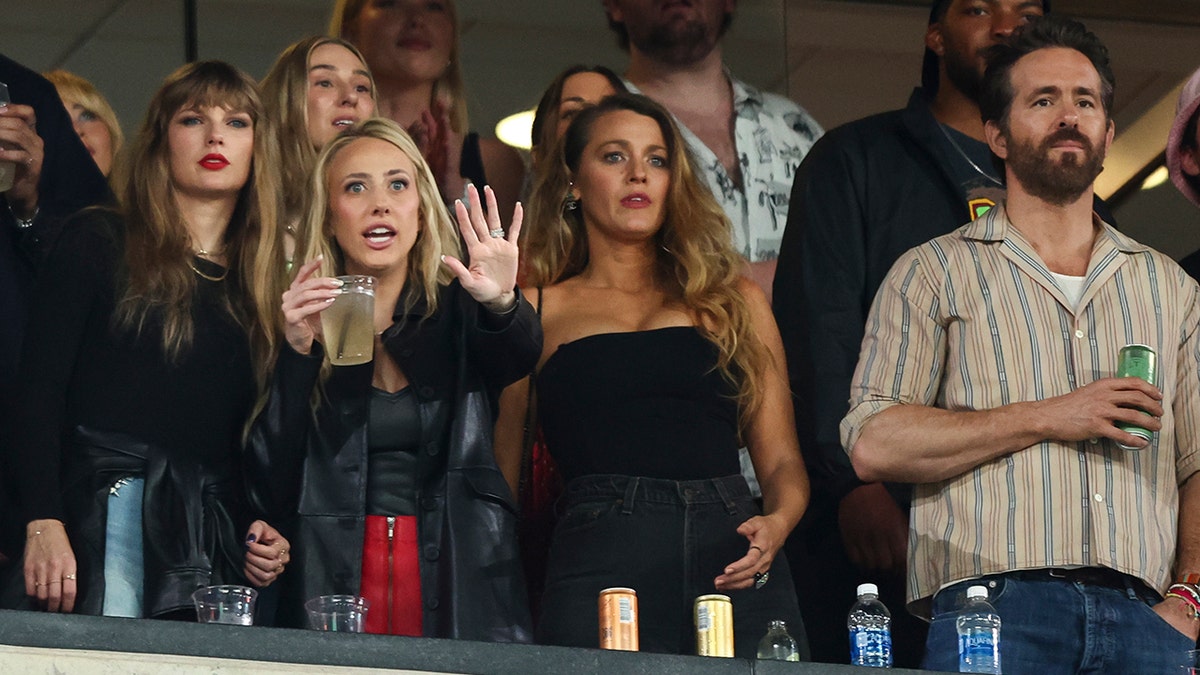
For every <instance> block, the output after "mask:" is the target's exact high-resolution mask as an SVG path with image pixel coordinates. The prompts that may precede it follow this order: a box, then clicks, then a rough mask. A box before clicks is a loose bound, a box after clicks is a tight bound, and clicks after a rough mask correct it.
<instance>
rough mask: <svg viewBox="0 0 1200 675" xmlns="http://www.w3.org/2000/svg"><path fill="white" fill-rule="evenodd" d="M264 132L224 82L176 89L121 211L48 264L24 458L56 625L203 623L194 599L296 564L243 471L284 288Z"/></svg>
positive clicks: (228, 80)
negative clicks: (256, 510)
mask: <svg viewBox="0 0 1200 675" xmlns="http://www.w3.org/2000/svg"><path fill="white" fill-rule="evenodd" d="M263 121H264V116H263V109H262V105H261V103H260V101H259V97H258V90H257V86H256V85H255V83H254V82H253V81H252V80H251V79H250V78H249V77H247V76H246V75H245V74H244V73H242V72H240V71H238V70H237V69H236V68H234V67H233V66H230V65H228V64H225V63H222V62H218V61H206V62H200V63H193V64H189V65H186V66H184V67H182V68H180V69H179V70H177V71H175V72H174V73H173V74H172V75H170V76H169V77H168V78H167V80H166V81H165V82H164V83H163V85H162V87H161V88H160V89H159V91H158V92H157V93H156V94H155V95H154V98H153V99H152V100H151V103H150V108H149V111H148V112H147V114H146V120H145V122H144V123H143V125H142V128H141V130H140V131H139V133H138V135H137V137H136V138H135V140H134V142H133V147H132V152H131V154H130V158H131V161H130V162H129V163H128V164H127V165H125V166H123V167H119V168H120V170H119V171H118V174H119V175H118V176H117V178H116V181H115V184H116V186H117V189H118V194H119V197H120V200H121V206H120V207H119V208H116V209H90V210H86V211H83V212H81V213H80V214H79V215H77V216H76V217H75V218H74V219H73V222H71V223H68V224H67V226H66V227H65V228H64V229H63V234H62V236H61V239H60V241H59V243H58V245H57V247H56V248H55V250H54V252H53V253H52V255H51V258H50V259H49V261H48V262H47V266H46V268H45V270H46V271H45V273H44V274H43V275H42V276H41V279H40V282H39V285H38V288H37V291H36V293H35V297H34V299H33V303H32V313H31V317H30V322H29V328H28V332H27V339H26V342H25V345H26V346H25V352H24V355H23V359H22V363H21V367H22V371H23V372H24V373H25V375H24V377H23V381H24V383H23V388H24V389H23V393H22V395H21V397H20V405H21V409H20V414H19V415H18V419H17V420H16V423H15V427H16V429H15V438H14V442H13V448H14V451H15V452H14V464H15V469H16V473H17V475H18V476H19V481H18V482H19V484H20V486H21V491H20V495H19V496H20V502H21V508H22V511H23V516H24V518H25V520H26V521H27V523H28V525H27V528H26V529H27V531H26V535H27V540H26V546H25V562H24V585H25V593H26V594H27V595H28V596H30V597H31V598H36V600H37V602H38V603H40V604H41V605H42V606H43V607H44V608H46V609H48V610H49V611H64V612H70V611H78V612H82V613H88V614H100V613H103V614H106V615H115V616H148V617H170V616H174V615H180V616H192V614H191V612H192V602H191V598H190V595H191V593H192V591H194V590H195V589H196V588H198V587H201V586H206V585H209V584H210V583H244V582H245V581H247V580H248V581H250V582H251V583H254V584H256V585H266V584H268V583H270V582H272V581H273V580H274V579H275V578H276V576H277V575H278V573H279V572H281V571H282V566H283V565H284V564H286V562H287V560H288V554H287V551H286V549H287V544H286V541H285V540H283V539H282V538H281V537H279V535H278V533H277V532H275V531H274V530H273V529H271V528H269V527H268V526H266V524H265V523H263V522H261V521H256V522H254V523H252V522H251V521H252V517H251V510H250V509H249V508H248V506H247V502H248V495H247V486H246V485H245V484H244V481H243V478H242V476H243V472H242V468H241V467H242V442H243V434H244V430H245V427H246V424H247V420H248V418H249V417H250V416H251V412H252V409H253V408H254V405H255V401H256V399H257V398H258V396H259V392H260V391H264V390H265V386H264V385H265V382H266V377H267V374H268V373H269V372H270V370H271V362H272V354H273V353H274V351H275V349H276V344H275V343H276V336H277V331H278V323H277V319H276V317H277V316H278V310H277V308H276V307H277V306H276V302H277V301H276V298H277V297H279V295H280V293H281V292H282V290H281V289H282V286H283V279H282V274H283V262H282V255H281V251H280V247H279V230H278V229H277V227H276V221H275V217H276V189H277V183H276V181H275V179H274V175H273V173H272V171H271V170H270V167H272V166H273V162H274V153H273V152H272V143H271V142H270V140H269V138H268V136H267V134H266V133H265V129H264V127H263ZM246 542H253V543H252V544H249V555H247V554H246V550H247V549H246V546H247V544H246Z"/></svg>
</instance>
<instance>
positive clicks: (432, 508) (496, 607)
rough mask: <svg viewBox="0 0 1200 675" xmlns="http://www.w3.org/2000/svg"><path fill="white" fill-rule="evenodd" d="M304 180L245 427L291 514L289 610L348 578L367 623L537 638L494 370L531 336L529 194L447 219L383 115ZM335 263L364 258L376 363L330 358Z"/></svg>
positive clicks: (342, 270) (474, 201) (373, 628)
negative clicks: (524, 242) (298, 262)
mask: <svg viewBox="0 0 1200 675" xmlns="http://www.w3.org/2000/svg"><path fill="white" fill-rule="evenodd" d="M309 189H310V193H311V195H312V201H311V202H310V206H309V211H308V219H309V220H308V223H307V225H306V227H305V231H306V232H308V237H309V238H308V241H306V242H304V246H303V248H302V250H303V256H304V257H303V259H304V260H307V261H308V262H307V263H305V264H304V265H303V266H302V267H300V268H299V271H298V272H297V275H296V279H295V281H294V282H293V283H292V285H291V288H290V289H289V290H288V291H287V292H286V293H285V294H284V295H283V313H284V318H285V333H286V336H287V346H286V347H284V348H283V351H282V353H281V355H280V358H279V364H278V367H277V371H276V379H275V384H274V385H273V388H272V390H271V396H270V399H269V401H270V402H269V404H268V415H266V416H264V421H265V422H269V423H265V424H261V425H259V426H258V427H257V428H256V435H255V443H254V447H255V448H256V453H257V452H261V455H260V456H261V459H262V464H263V465H264V466H269V467H271V470H270V472H266V471H264V472H263V473H264V475H265V476H266V477H267V479H268V480H269V481H270V485H271V492H272V493H273V494H275V495H276V496H277V502H276V504H275V508H277V509H278V511H279V513H280V514H281V515H289V514H290V515H293V516H296V515H298V518H296V520H297V524H296V529H295V532H294V540H295V544H296V546H295V549H294V553H295V555H296V558H295V561H296V563H295V568H294V570H293V572H292V573H291V574H289V575H288V576H287V577H285V579H286V580H287V583H286V584H284V586H283V597H282V599H281V604H280V615H281V620H282V621H283V622H284V623H291V624H294V625H303V621H304V609H303V603H304V601H305V600H307V599H309V598H312V597H316V596H318V595H327V594H332V593H349V594H355V595H362V596H364V597H365V598H367V600H368V601H369V602H370V610H369V612H368V615H367V626H366V627H367V631H368V632H372V633H390V634H398V635H417V636H419V635H424V636H426V637H442V638H462V639H470V640H487V641H505V642H526V641H529V640H530V639H531V637H532V635H531V632H530V625H529V611H528V609H527V606H526V597H525V585H524V580H523V578H522V574H521V568H520V561H519V556H518V553H517V542H516V522H517V515H516V511H515V506H514V504H513V497H512V494H511V492H510V491H509V489H508V485H507V483H505V481H504V478H503V476H502V474H501V473H500V470H499V468H498V467H497V466H496V460H495V455H494V453H493V450H492V427H493V425H494V423H495V419H496V398H497V396H498V395H499V392H500V389H501V388H503V387H504V386H505V385H508V384H510V383H511V382H513V381H514V380H516V379H518V378H519V377H521V376H522V375H523V374H524V373H526V372H528V371H529V369H530V368H532V367H533V364H534V362H535V361H536V360H537V356H538V354H539V353H540V352H541V327H540V325H539V324H538V321H537V316H536V314H535V313H534V311H533V308H532V307H531V306H530V305H529V303H528V302H526V301H525V300H524V299H523V298H522V297H521V294H520V292H519V291H518V290H517V288H516V275H517V244H516V242H517V237H518V235H519V234H520V227H521V209H520V207H519V206H518V207H517V208H516V210H515V211H514V214H513V219H512V225H511V227H510V229H509V231H508V234H507V235H506V234H505V231H504V229H503V228H502V227H501V221H500V218H499V216H498V215H497V214H498V208H497V206H496V198H495V195H494V193H493V192H492V191H491V190H490V189H488V188H485V189H484V190H483V195H482V196H481V195H480V193H479V191H478V190H476V189H475V188H470V190H469V196H470V200H469V208H468V207H467V206H465V205H463V203H462V202H461V201H460V202H457V203H456V204H455V207H456V212H457V216H458V223H459V225H458V228H457V232H456V228H455V227H454V225H453V224H452V221H451V219H450V214H449V213H448V212H447V210H446V208H445V206H444V205H443V204H442V198H441V196H440V195H439V194H438V190H437V185H436V183H435V181H434V178H433V174H432V172H431V171H430V169H429V165H428V164H427V163H426V162H425V160H424V158H422V156H421V154H420V151H419V150H418V148H417V146H416V144H415V143H413V141H412V139H411V138H409V136H408V135H407V134H406V133H405V132H404V131H403V130H402V129H401V128H400V127H399V126H398V125H397V124H396V123H394V122H392V121H391V120H385V119H382V118H375V119H371V120H367V121H366V122H363V123H360V124H359V125H357V126H355V127H353V128H351V129H350V130H347V131H344V132H342V134H340V135H339V136H338V137H337V138H335V139H334V140H333V141H331V142H330V143H329V144H328V145H327V146H326V147H325V150H324V151H323V152H322V154H321V157H320V159H319V160H318V161H317V169H316V171H315V172H314V174H313V180H312V183H311V184H310V186H309ZM482 198H486V200H487V205H488V207H489V208H488V212H487V215H486V216H485V215H484V212H483V208H482V206H483V205H482V204H481V199H482ZM459 233H461V236H462V239H463V241H464V242H465V245H466V253H467V257H468V258H469V260H470V266H469V267H467V266H465V265H464V263H463V262H460V259H466V258H464V256H463V252H462V251H461V250H460V245H459ZM338 274H354V275H370V276H373V277H375V278H376V284H375V304H374V319H373V321H374V326H375V331H376V340H375V348H374V357H373V361H371V362H370V363H366V364H362V365H357V366H328V365H327V363H328V362H327V361H326V359H325V355H324V351H323V349H322V346H321V339H322V335H321V321H320V313H321V311H322V310H324V309H325V308H326V307H328V306H329V303H330V302H331V301H332V300H333V299H334V298H336V297H337V295H338V293H339V284H338V281H337V279H335V278H332V277H333V275H338ZM322 372H323V373H324V376H323V377H322V376H321V373H322ZM318 379H320V380H321V385H320V386H318V384H317V382H318ZM314 389H316V391H317V392H318V393H317V395H316V396H315V397H312V396H311V395H312V394H313V392H314ZM310 399H311V400H314V401H315V410H314V409H312V408H310V407H309V405H308V402H309V401H310Z"/></svg>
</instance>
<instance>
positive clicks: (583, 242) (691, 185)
mask: <svg viewBox="0 0 1200 675" xmlns="http://www.w3.org/2000/svg"><path fill="white" fill-rule="evenodd" d="M618 111H630V112H633V113H636V114H638V115H643V116H645V117H649V118H650V119H652V120H654V122H655V123H656V124H657V125H658V128H659V130H660V131H661V132H662V136H663V139H664V140H665V141H666V145H667V156H668V158H669V161H670V172H671V175H670V186H669V188H668V190H667V199H666V203H665V205H664V220H663V224H662V227H660V228H659V230H658V232H657V233H656V234H655V235H654V239H655V241H654V243H655V250H656V251H657V253H658V260H657V264H658V266H659V271H660V272H661V274H660V277H661V278H663V279H666V280H667V284H668V290H669V291H674V292H675V293H677V294H678V296H679V298H680V299H681V301H682V302H683V304H684V306H686V307H687V308H688V309H689V310H691V311H693V312H695V313H696V315H697V317H698V319H699V328H700V331H701V332H702V333H703V334H704V336H705V337H706V338H707V339H708V340H709V341H710V342H712V343H713V344H714V345H716V347H717V349H718V351H719V356H718V359H717V367H718V369H720V371H721V374H722V375H723V376H724V377H725V379H726V380H727V381H728V382H729V383H730V384H731V385H732V386H734V387H735V388H736V389H737V400H738V404H739V408H740V410H741V413H742V414H741V419H742V421H743V423H744V422H745V421H747V420H748V415H749V413H751V412H753V411H754V410H756V409H757V408H758V405H759V403H760V402H761V400H762V373H764V372H766V371H767V369H768V368H772V367H773V365H772V364H773V361H772V359H771V356H770V353H769V352H768V351H767V348H766V346H765V345H764V344H763V343H762V340H760V339H759V337H758V335H757V334H756V333H755V331H754V325H753V322H752V319H751V316H750V308H749V306H748V305H747V303H746V299H745V297H744V296H743V295H742V294H741V292H740V291H739V290H738V279H739V277H740V276H741V273H742V269H743V267H744V266H745V260H744V259H743V258H742V256H741V255H739V254H738V253H737V251H735V250H734V248H733V235H732V227H731V225H730V223H729V218H728V217H727V216H726V215H725V211H724V210H722V209H721V207H720V205H718V204H717V201H716V200H715V199H714V198H713V196H712V193H711V192H709V189H708V187H707V186H706V185H705V184H704V183H703V182H702V181H701V179H700V177H699V176H697V175H696V173H695V170H694V169H693V168H692V167H693V165H694V161H693V160H692V158H691V157H690V156H689V153H688V151H687V145H686V144H685V143H684V141H683V137H682V136H680V134H679V129H678V127H676V126H675V122H674V120H673V119H672V117H671V114H670V113H668V112H667V111H666V109H664V108H663V107H662V106H660V105H659V104H657V103H655V102H654V101H652V100H650V99H649V98H646V97H645V96H640V95H637V94H616V95H613V96H609V97H607V98H605V99H604V100H603V101H601V102H600V103H599V104H597V105H596V106H593V107H591V108H587V109H585V110H584V111H582V112H580V113H579V115H578V116H577V117H576V118H575V120H574V121H573V122H571V126H570V127H568V128H567V132H566V134H565V135H564V136H563V138H562V140H561V141H560V142H559V143H558V145H557V147H556V149H555V154H554V155H553V156H552V157H550V158H548V162H547V163H550V162H554V164H555V166H554V168H550V169H549V170H547V171H545V172H540V173H539V180H538V182H537V183H536V184H535V185H534V188H533V193H532V195H531V196H530V199H529V219H528V221H527V223H528V224H527V226H526V227H525V228H523V229H522V240H523V241H522V244H521V250H522V251H523V252H524V254H525V263H524V264H525V284H526V285H527V286H531V287H532V286H546V285H550V284H557V283H560V282H562V281H565V280H566V279H569V278H571V277H573V276H575V275H577V274H579V273H580V272H582V271H583V270H584V269H586V268H587V266H588V241H587V227H586V226H585V224H584V219H583V209H582V208H574V209H571V208H568V205H567V201H568V190H569V189H570V185H571V176H573V175H574V174H575V173H576V172H577V171H578V170H579V166H580V161H581V159H582V157H583V152H584V149H585V148H586V147H587V144H588V142H589V141H590V140H591V132H592V128H593V127H594V126H595V124H596V121H597V120H599V119H600V118H602V117H604V116H605V115H608V114H611V113H614V112H618ZM580 199H581V200H586V199H587V195H581V197H580Z"/></svg>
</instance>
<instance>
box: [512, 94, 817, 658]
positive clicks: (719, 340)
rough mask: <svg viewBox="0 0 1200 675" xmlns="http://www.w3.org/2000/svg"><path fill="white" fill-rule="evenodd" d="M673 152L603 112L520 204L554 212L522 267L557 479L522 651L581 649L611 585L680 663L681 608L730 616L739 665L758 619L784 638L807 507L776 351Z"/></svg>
mask: <svg viewBox="0 0 1200 675" xmlns="http://www.w3.org/2000/svg"><path fill="white" fill-rule="evenodd" d="M685 147H686V146H685V145H684V143H683V141H682V140H681V138H680V136H679V132H678V130H677V128H676V127H675V125H674V123H673V121H672V119H671V116H670V114H669V113H667V112H666V111H665V110H664V109H663V108H662V107H661V106H659V105H658V104H656V103H654V102H652V101H650V99H647V98H645V97H642V96H635V95H631V94H618V95H616V96H611V97H608V98H606V99H604V100H603V101H601V102H600V103H599V104H598V105H596V106H594V107H591V108H588V109H586V110H584V111H582V112H580V113H579V114H578V116H577V117H576V118H575V120H574V121H573V122H572V123H571V125H570V127H569V128H568V129H567V132H566V135H565V137H564V138H563V143H562V145H561V146H560V155H559V157H557V158H556V159H555V161H557V162H560V163H561V166H560V171H559V174H560V176H561V178H560V179H559V180H558V181H554V180H546V181H542V182H540V183H539V187H538V190H537V191H535V193H534V195H533V200H536V201H540V202H541V204H542V205H543V206H546V207H547V208H548V209H549V208H552V205H554V204H558V205H559V208H560V211H559V213H560V214H561V216H560V218H559V219H558V221H557V222H555V223H549V224H548V225H549V226H550V227H552V228H553V229H552V231H551V232H549V233H540V234H541V235H543V236H546V237H549V238H550V239H551V240H553V241H554V245H549V246H546V247H545V248H544V249H543V253H542V255H543V256H544V259H541V260H539V261H537V263H536V265H534V264H531V268H532V267H535V266H536V268H538V269H545V270H549V271H550V273H549V275H548V278H549V279H550V281H551V285H549V286H546V287H545V288H544V290H543V294H542V299H541V310H542V322H543V326H544V329H545V336H546V339H545V348H544V350H543V353H542V359H541V363H540V364H539V372H538V374H537V377H536V385H537V387H536V391H537V404H538V417H539V420H540V421H541V424H542V428H543V431H544V434H545V439H546V445H547V447H548V448H549V450H550V453H551V455H552V456H553V457H554V459H555V461H557V462H558V466H559V469H560V470H561V471H562V473H563V476H564V478H565V479H566V481H567V487H566V491H565V494H564V496H563V499H562V500H561V501H560V508H561V510H562V512H561V516H560V518H559V521H558V524H557V526H556V529H555V533H554V540H553V543H552V544H551V548H550V557H549V562H548V565H547V567H548V570H547V573H546V587H545V592H544V595H543V597H542V614H541V616H540V619H539V621H538V629H537V630H538V640H539V641H540V642H546V643H549V644H561V645H572V646H581V647H595V646H597V635H598V627H597V612H596V601H597V596H598V594H599V593H600V591H601V590H603V589H605V588H608V587H614V586H624V587H631V588H633V589H634V590H636V591H637V593H638V620H639V627H640V633H641V649H642V650H643V651H657V652H674V653H694V650H695V632H694V626H693V624H692V603H693V601H694V600H695V598H696V597H697V596H700V595H704V594H710V593H723V594H727V595H729V596H730V597H731V598H732V600H733V612H734V624H735V628H734V635H735V637H736V643H737V644H736V647H737V654H738V656H742V657H751V658H752V657H753V656H754V653H755V651H754V650H755V645H756V644H757V642H758V640H759V639H760V638H761V637H762V636H763V634H764V633H766V630H767V624H768V622H769V621H770V620H772V619H783V620H786V621H787V622H788V623H789V625H790V626H791V628H792V631H793V634H798V637H800V636H802V635H803V626H802V624H801V623H800V615H799V610H798V609H797V607H796V597H795V591H794V589H793V587H792V582H791V576H790V574H789V572H788V569H787V562H786V560H785V559H784V556H783V554H782V553H781V552H780V547H781V546H782V545H783V542H784V539H785V538H786V537H787V535H788V533H789V532H790V531H791V529H792V528H793V527H794V526H795V525H796V523H797V522H798V521H799V519H800V516H801V514H802V513H803V512H804V508H805V506H806V504H807V501H808V479H807V475H806V473H805V470H804V463H803V460H802V459H801V456H800V451H799V447H798V443H797V440H796V433H795V425H794V422H793V419H792V407H791V401H790V397H789V393H788V387H787V381H786V378H785V375H784V373H786V369H785V368H784V364H783V356H782V355H783V350H782V345H781V344H780V340H779V333H778V331H777V330H776V328H775V324H774V321H773V320H772V318H771V311H770V307H769V306H768V305H767V301H766V298H765V297H764V296H763V293H762V292H761V291H760V290H759V289H758V287H757V286H756V285H755V284H754V283H753V282H751V281H750V280H748V279H747V278H745V277H744V276H742V275H741V273H742V271H743V267H744V265H743V261H742V260H741V258H740V257H739V256H738V255H737V254H736V253H735V252H734V251H733V249H732V247H731V246H730V244H729V223H728V221H727V220H726V218H725V216H724V213H723V212H722V211H721V209H720V207H718V206H717V204H716V203H715V201H714V200H713V198H712V196H711V195H710V194H709V193H708V191H707V189H706V188H705V187H704V186H703V184H702V182H701V181H700V179H699V178H698V177H697V176H696V175H695V173H694V172H693V170H692V169H691V167H690V165H689V162H688V157H687V152H686V150H685ZM538 225H542V223H538ZM517 413H518V411H517V410H516V409H515V408H511V409H505V411H504V414H505V416H506V418H507V417H508V416H510V415H514V416H516V415H517ZM739 441H741V442H744V443H745V444H746V445H747V446H748V447H749V449H750V454H751V457H752V458H753V460H754V465H755V470H756V472H757V473H758V476H759V480H760V482H761V484H762V488H763V501H764V508H765V514H763V515H759V512H758V509H757V507H756V506H755V504H754V501H753V500H752V499H751V498H750V493H749V489H748V488H747V486H746V483H745V481H744V479H743V478H742V477H741V475H740V472H739V467H738V447H739V445H740V443H739ZM801 639H802V640H803V638H802V637H801Z"/></svg>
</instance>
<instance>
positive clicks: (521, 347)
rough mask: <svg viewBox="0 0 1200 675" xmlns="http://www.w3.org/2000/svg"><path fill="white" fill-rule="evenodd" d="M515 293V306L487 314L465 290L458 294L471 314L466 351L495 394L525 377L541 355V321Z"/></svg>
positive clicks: (523, 297) (526, 302) (523, 296)
mask: <svg viewBox="0 0 1200 675" xmlns="http://www.w3.org/2000/svg"><path fill="white" fill-rule="evenodd" d="M455 283H457V282H455ZM516 290H517V306H516V308H515V309H513V310H512V311H511V312H506V313H504V314H496V313H495V312H491V311H489V310H488V309H487V308H485V307H484V306H483V305H481V304H479V303H478V302H475V300H474V299H473V298H472V297H471V296H470V294H468V293H467V292H466V291H462V293H461V297H462V298H463V301H464V302H465V303H467V307H468V309H467V312H468V314H470V315H473V318H472V320H471V321H470V324H469V326H468V331H467V349H468V350H469V353H470V354H471V357H472V361H473V363H474V364H475V366H476V367H477V368H478V369H479V372H480V373H481V374H482V375H483V377H484V379H485V381H486V382H487V383H488V386H489V387H490V388H493V389H495V390H496V391H499V390H500V389H503V388H504V387H507V386H508V385H510V384H512V383H513V382H516V381H517V380H519V379H521V378H522V377H525V376H526V375H528V374H529V373H530V372H531V371H532V370H533V367H534V366H535V365H537V361H538V358H540V357H541V355H542V321H541V319H540V318H539V317H538V315H537V311H536V310H534V308H533V305H531V304H530V303H529V301H528V300H526V299H525V295H524V294H523V293H521V290H520V289H516Z"/></svg>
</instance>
